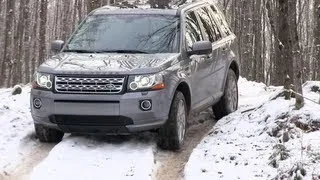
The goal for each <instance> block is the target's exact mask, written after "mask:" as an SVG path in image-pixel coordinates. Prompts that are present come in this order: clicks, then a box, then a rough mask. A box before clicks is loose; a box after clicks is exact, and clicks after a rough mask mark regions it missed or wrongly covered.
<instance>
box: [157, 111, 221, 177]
mask: <svg viewBox="0 0 320 180" xmlns="http://www.w3.org/2000/svg"><path fill="white" fill-rule="evenodd" d="M215 123H216V121H215V120H214V117H213V113H212V111H210V110H207V111H204V112H201V113H200V114H198V115H194V116H193V117H191V118H190V125H189V128H188V131H187V134H186V139H185V140H186V142H185V144H184V147H183V148H182V149H181V150H180V151H178V152H172V151H164V150H159V149H158V150H157V151H156V152H155V160H156V166H157V169H156V172H155V174H154V179H156V180H164V179H165V180H181V179H183V178H184V177H183V176H184V174H183V170H184V167H185V165H186V163H187V162H188V160H189V157H190V155H191V153H192V151H193V149H194V148H195V147H196V146H197V145H198V144H199V143H200V142H201V140H202V139H203V138H204V136H206V135H207V133H208V132H209V131H210V130H211V129H212V127H213V126H214V124H215Z"/></svg>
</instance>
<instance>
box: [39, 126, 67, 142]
mask: <svg viewBox="0 0 320 180" xmlns="http://www.w3.org/2000/svg"><path fill="white" fill-rule="evenodd" d="M34 127H35V131H36V135H37V137H38V138H39V140H40V141H41V142H49V143H53V142H60V141H61V140H62V138H63V135H64V133H63V132H61V131H59V130H56V129H50V128H47V127H45V126H43V125H40V124H35V125H34Z"/></svg>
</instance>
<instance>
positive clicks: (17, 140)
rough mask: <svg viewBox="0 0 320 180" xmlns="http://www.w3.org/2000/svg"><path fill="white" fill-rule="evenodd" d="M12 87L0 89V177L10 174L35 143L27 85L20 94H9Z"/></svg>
mask: <svg viewBox="0 0 320 180" xmlns="http://www.w3.org/2000/svg"><path fill="white" fill-rule="evenodd" d="M11 91H12V89H0V142H1V144H0V179H1V175H3V174H10V172H11V170H12V169H14V168H15V167H16V166H17V165H18V164H19V163H20V162H21V161H22V160H23V157H24V156H25V155H26V154H28V153H30V152H31V151H32V149H33V148H34V146H35V144H34V143H33V142H32V141H30V138H32V137H31V136H32V131H33V123H32V118H31V115H30V108H29V107H30V106H29V93H30V88H29V87H28V86H26V87H24V88H23V89H22V94H19V95H15V96H13V95H11Z"/></svg>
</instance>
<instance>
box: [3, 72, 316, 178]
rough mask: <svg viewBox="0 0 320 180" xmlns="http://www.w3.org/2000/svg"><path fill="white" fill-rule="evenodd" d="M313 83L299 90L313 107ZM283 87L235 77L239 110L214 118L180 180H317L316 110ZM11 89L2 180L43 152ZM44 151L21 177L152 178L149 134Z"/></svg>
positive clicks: (26, 109)
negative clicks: (300, 179) (297, 103)
mask: <svg viewBox="0 0 320 180" xmlns="http://www.w3.org/2000/svg"><path fill="white" fill-rule="evenodd" d="M314 85H317V86H320V82H314V81H310V82H307V83H305V84H304V88H303V91H304V95H305V96H306V97H307V98H309V99H312V100H314V101H316V102H318V101H319V96H320V94H319V93H316V92H312V91H311V87H312V86H314ZM282 89H283V87H267V86H266V85H264V84H263V83H256V82H250V81H247V80H246V79H244V78H240V80H239V95H240V102H239V110H238V111H237V112H235V113H232V114H231V115H229V116H227V117H225V118H223V119H221V120H219V121H218V122H217V124H216V125H215V126H214V127H213V128H212V130H211V131H210V132H209V133H208V135H207V136H206V137H205V138H204V139H203V140H202V141H201V143H200V144H199V145H198V146H197V148H195V149H194V150H193V152H192V154H191V156H190V159H189V161H188V163H187V164H186V166H185V170H184V177H185V179H187V180H190V179H191V180H192V179H196V180H197V179H210V180H211V179H272V178H275V177H284V179H293V176H295V175H301V176H302V174H304V171H305V172H306V175H305V176H304V179H312V178H314V179H317V178H318V179H320V178H319V175H320V131H319V130H318V129H317V128H319V126H318V125H319V124H320V111H319V110H320V106H319V105H317V104H315V103H313V102H311V101H308V100H305V103H306V104H305V106H304V107H303V108H302V109H300V110H295V109H294V99H292V100H290V101H286V100H284V98H283V97H279V98H275V97H276V95H278V94H279V92H281V91H282ZM11 91H12V89H0V142H1V143H0V179H1V180H2V178H3V177H7V176H8V177H10V175H12V174H14V173H15V172H16V170H17V168H18V167H19V166H21V164H25V163H24V162H25V161H28V158H30V157H31V158H34V157H35V156H34V155H30V154H32V153H37V152H39V153H43V152H42V151H41V147H40V146H41V143H40V142H39V141H38V140H37V139H36V138H35V135H34V129H33V122H32V118H31V115H30V105H29V94H30V87H29V86H24V87H23V91H22V94H20V95H15V96H13V95H11ZM286 135H288V138H287V140H288V141H286V140H285V137H286ZM45 147H47V149H48V152H49V154H48V155H46V154H45V153H44V154H42V155H41V156H42V157H41V158H40V159H39V162H35V163H34V164H33V165H34V166H35V168H33V169H32V167H33V166H32V167H30V168H31V169H30V172H28V173H29V176H28V177H29V178H30V179H32V180H41V179H48V180H50V179H52V180H53V179H54V180H56V179H79V180H85V179H98V180H99V179H153V178H154V177H153V175H154V171H155V170H156V167H155V158H154V151H157V149H156V145H155V140H154V135H153V134H151V133H150V134H148V133H145V134H138V135H132V136H126V137H122V136H81V135H70V134H67V135H65V137H64V138H63V140H62V142H61V143H58V144H56V145H55V144H53V145H52V146H45ZM52 147H53V148H52ZM51 148H52V149H51ZM42 158H43V159H42ZM35 161H37V160H35ZM25 166H26V164H25ZM18 169H19V168H18ZM290 175H292V176H290ZM289 176H290V177H289Z"/></svg>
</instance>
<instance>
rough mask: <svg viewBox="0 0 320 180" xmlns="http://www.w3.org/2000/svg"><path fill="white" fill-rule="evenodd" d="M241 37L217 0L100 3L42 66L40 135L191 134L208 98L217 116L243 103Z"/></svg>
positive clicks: (178, 138) (34, 93)
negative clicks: (144, 5) (149, 5)
mask: <svg viewBox="0 0 320 180" xmlns="http://www.w3.org/2000/svg"><path fill="white" fill-rule="evenodd" d="M234 39H235V35H234V34H233V33H232V32H231V30H230V28H229V26H228V25H227V23H226V20H225V18H224V16H223V15H222V13H221V11H220V10H219V9H218V6H217V5H216V4H214V3H209V2H198V3H190V4H186V5H183V6H181V7H178V8H177V9H140V8H136V9H120V8H115V7H110V6H106V7H102V8H99V9H96V10H94V11H93V12H92V13H90V14H89V16H88V17H87V18H86V20H84V22H83V23H81V24H80V26H79V27H78V28H77V30H76V31H75V32H74V33H73V35H72V36H71V38H70V39H69V40H68V41H67V42H66V43H64V42H63V41H59V40H57V41H54V42H52V44H51V46H52V47H51V49H52V50H53V51H55V52H56V54H55V55H53V56H51V57H50V58H48V59H47V60H46V61H44V63H43V64H42V65H41V66H40V67H39V68H38V70H37V72H36V73H35V75H34V81H33V83H32V90H31V100H30V102H31V113H32V117H33V119H34V125H35V131H36V135H37V137H38V138H39V139H40V141H42V142H59V141H61V140H62V137H63V135H64V133H89V134H128V133H134V132H141V131H149V130H156V131H157V132H158V134H159V135H158V146H160V147H161V148H164V149H171V150H176V149H179V148H181V146H182V145H183V142H184V138H185V134H186V129H187V128H186V127H187V124H188V116H189V114H190V113H191V112H199V111H202V110H204V109H207V108H208V107H212V108H213V112H214V114H215V117H216V119H219V118H222V117H223V116H225V115H227V114H229V113H231V112H233V111H235V110H237V107H238V87H237V80H238V77H239V68H238V64H237V61H236V57H235V54H234V53H233V52H232V50H231V48H230V46H231V44H232V43H233V41H234Z"/></svg>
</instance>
